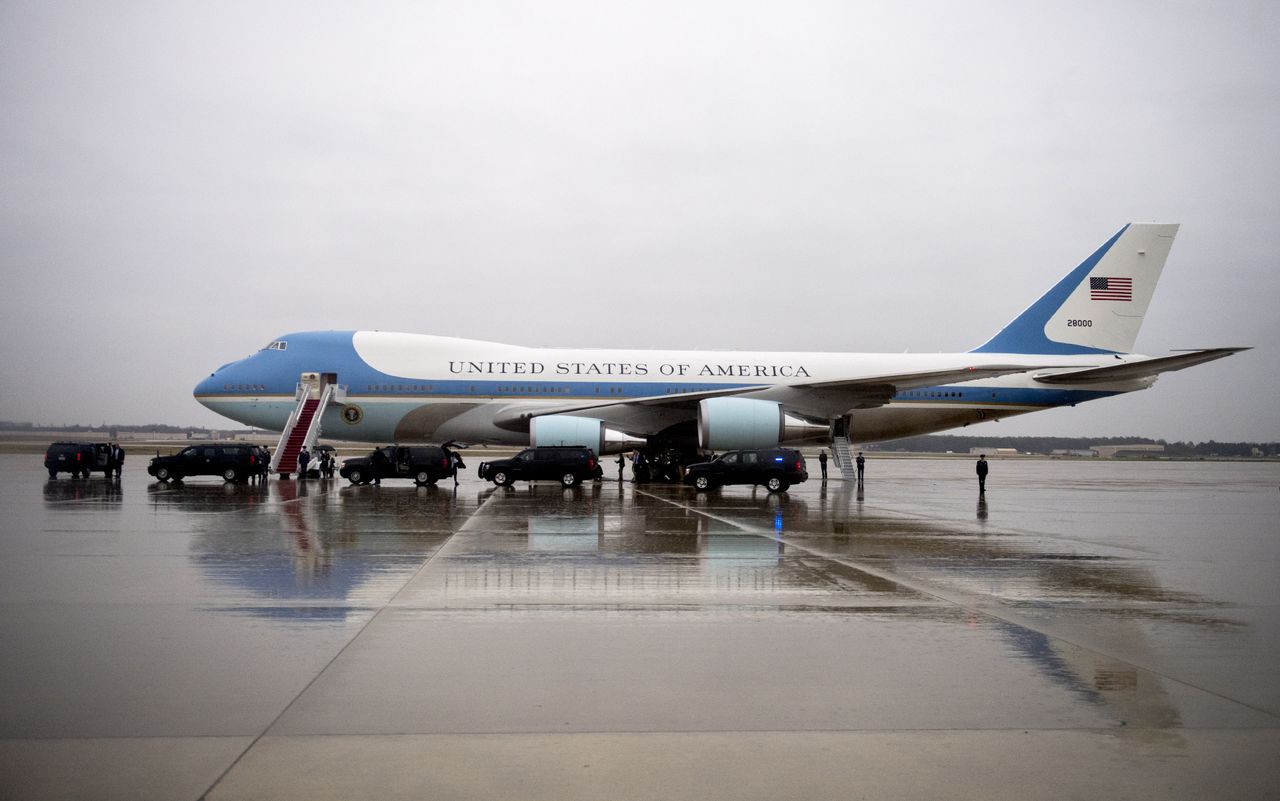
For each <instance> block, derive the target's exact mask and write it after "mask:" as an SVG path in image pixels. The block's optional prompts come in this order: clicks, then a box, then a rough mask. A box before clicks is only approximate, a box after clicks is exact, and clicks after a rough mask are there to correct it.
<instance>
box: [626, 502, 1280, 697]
mask: <svg viewBox="0 0 1280 801" xmlns="http://www.w3.org/2000/svg"><path fill="white" fill-rule="evenodd" d="M634 491H635V492H637V493H639V494H641V495H644V496H646V497H649V498H654V499H655V500H659V501H664V502H666V503H668V504H671V505H672V506H675V507H676V508H677V509H684V510H686V511H689V512H693V513H695V514H699V515H702V516H703V517H707V518H710V519H712V520H716V521H719V522H721V523H725V524H727V525H730V526H733V527H734V528H736V529H739V530H741V531H743V532H745V533H747V534H751V535H754V536H757V537H764V538H766V539H771V540H773V541H774V542H778V543H781V544H784V545H786V546H788V547H791V548H795V549H796V550H799V551H803V552H805V553H807V554H809V555H811V556H816V557H818V558H819V559H827V560H830V561H832V562H835V563H837V564H841V565H844V566H845V567H851V568H853V569H854V570H861V571H862V572H864V573H867V574H870V575H872V576H876V577H877V578H881V579H884V580H885V581H889V582H892V583H894V584H897V585H899V586H901V587H904V588H906V589H909V590H911V591H913V592H918V593H920V594H922V595H927V596H929V597H931V598H936V599H938V600H939V601H942V602H944V603H947V604H950V605H952V606H955V607H957V608H960V609H963V610H965V611H968V612H971V613H973V614H977V615H982V616H984V617H987V618H990V619H992V620H998V621H1000V622H1002V623H1008V624H1010V625H1013V626H1018V627H1020V628H1024V629H1026V630H1028V631H1034V632H1035V633H1037V634H1041V635H1043V636H1045V637H1051V638H1053V639H1055V640H1061V641H1062V642H1065V643H1067V644H1069V645H1072V646H1074V647H1076V648H1080V649H1082V650H1085V651H1089V652H1091V653H1094V654H1097V655H1099V656H1103V657H1106V658H1107V659H1113V660H1115V661H1117V662H1121V663H1123V664H1126V665H1130V666H1132V667H1134V668H1137V669H1139V670H1142V671H1145V672H1147V673H1150V674H1151V675H1153V676H1159V677H1160V678H1162V679H1165V680H1166V681H1170V682H1174V683H1175V684H1180V685H1182V686H1184V687H1189V688H1191V689H1194V690H1197V691H1199V692H1202V693H1205V694H1206V695H1211V696H1213V697H1214V698H1219V699H1221V700H1223V701H1227V702H1229V703H1232V704H1237V705H1239V706H1242V707H1244V708H1245V709H1250V710H1253V711H1254V712H1258V713H1261V714H1263V715H1266V716H1268V717H1271V718H1280V715H1277V714H1276V712H1274V711H1272V710H1269V709H1263V708H1262V707H1259V706H1256V705H1254V704H1251V703H1249V702H1247V701H1242V700H1240V699H1238V698H1232V697H1231V696H1228V695H1224V694H1222V693H1220V692H1218V691H1216V690H1212V689H1209V688H1208V687H1201V686H1200V685H1198V684H1194V683H1192V682H1189V681H1186V680H1184V679H1179V678H1176V677H1174V676H1170V675H1169V674H1167V673H1164V672H1162V671H1160V670H1155V669H1153V668H1151V667H1149V666H1147V665H1143V664H1140V663H1138V662H1134V661H1133V660H1131V659H1126V658H1123V657H1120V656H1116V655H1115V654H1111V653H1108V652H1107V651H1104V650H1102V649H1100V648H1098V647H1096V646H1092V645H1086V644H1084V643H1081V642H1078V641H1076V640H1074V639H1071V638H1069V637H1065V636H1063V635H1061V634H1054V633H1051V632H1049V631H1045V630H1044V629H1043V628H1041V627H1037V626H1035V625H1032V624H1031V622H1030V621H1027V620H1026V619H1025V618H1023V617H1022V616H1020V615H1016V614H1009V613H1007V612H1005V610H1004V609H1003V608H1002V607H997V609H995V610H993V608H992V607H991V606H990V604H999V603H1000V602H999V599H994V598H993V599H989V600H988V601H987V603H986V604H983V603H980V600H981V599H982V596H977V595H961V594H956V595H954V596H949V595H947V594H943V593H942V592H940V591H939V590H938V589H937V588H935V587H932V586H929V585H925V584H921V583H918V582H914V581H912V580H910V579H905V578H903V577H901V576H898V575H896V574H894V573H890V572H887V571H884V570H880V569H877V568H874V567H870V566H867V565H864V564H862V563H861V562H859V561H858V560H852V559H845V558H841V557H838V556H835V555H833V554H829V553H824V552H823V551H820V550H818V549H816V548H813V547H812V546H807V545H802V544H800V543H796V542H792V541H790V540H788V539H786V538H784V537H780V536H778V535H777V534H775V533H774V531H773V530H772V529H764V528H761V527H757V526H752V525H748V524H746V523H740V522H738V521H736V520H733V519H731V518H728V517H723V516H721V515H716V514H712V513H710V512H707V511H705V510H701V509H695V508H694V507H692V506H689V505H688V504H683V503H680V502H678V501H675V500H672V499H671V498H666V497H663V496H661V495H655V494H653V493H651V492H645V491H644V490H639V489H637V490H634Z"/></svg>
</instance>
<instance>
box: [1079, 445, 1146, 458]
mask: <svg viewBox="0 0 1280 801" xmlns="http://www.w3.org/2000/svg"><path fill="white" fill-rule="evenodd" d="M1089 450H1091V451H1093V452H1094V453H1095V454H1097V455H1098V457H1099V458H1101V459H1124V458H1130V459H1132V458H1139V459H1141V458H1143V457H1147V456H1159V455H1161V454H1163V453H1164V446H1163V445H1142V444H1138V443H1134V444H1132V445H1093V446H1091V447H1090V448H1089Z"/></svg>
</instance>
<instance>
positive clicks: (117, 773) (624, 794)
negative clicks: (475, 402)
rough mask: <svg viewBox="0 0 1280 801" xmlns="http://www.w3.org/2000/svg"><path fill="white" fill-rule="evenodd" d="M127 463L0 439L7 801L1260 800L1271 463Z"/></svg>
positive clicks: (1267, 676)
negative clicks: (41, 451) (273, 473)
mask: <svg viewBox="0 0 1280 801" xmlns="http://www.w3.org/2000/svg"><path fill="white" fill-rule="evenodd" d="M469 461H471V460H469ZM144 463H145V460H144V459H142V458H137V459H135V460H134V461H133V463H132V464H130V465H129V467H128V468H127V469H126V472H125V476H124V478H123V480H122V481H121V482H120V483H119V484H113V483H111V482H108V481H106V480H104V479H102V478H101V477H99V476H95V477H94V478H93V479H90V480H71V479H68V478H66V477H65V476H63V477H61V478H60V479H58V480H57V481H48V480H47V478H46V477H45V474H44V473H43V471H42V470H40V467H39V457H38V456H37V457H33V456H30V455H3V456H0V498H2V499H3V501H2V505H0V509H3V522H2V523H0V610H2V614H0V798H5V799H8V798H14V799H44V798H50V799H52V798H59V799H61V798H94V799H110V798H157V799H198V798H204V797H207V798H210V799H247V798H274V799H292V798H298V799H303V798H305V799H313V800H314V799H329V798H333V799H338V798H355V797H371V798H432V799H452V798H458V799H474V798H535V799H543V798H545V799H577V798H582V799H587V798H590V799H599V798H628V799H648V798H654V799H657V798H690V799H693V798H697V799H719V798H726V799H727V798H733V799H743V798H761V799H763V798H769V799H777V798H806V799H808V798H840V799H844V798H862V797H865V798H879V799H885V798H926V797H934V798H940V797H946V798H983V799H993V798H1018V799H1034V798H1100V797H1106V798H1109V799H1115V798H1197V799H1199V798H1209V797H1213V798H1240V799H1257V798H1276V797H1280V773H1278V772H1277V769H1276V768H1275V767H1274V765H1275V762H1276V757H1277V755H1280V667H1278V666H1280V615H1278V614H1277V613H1278V612H1280V465H1278V464H1274V463H1271V464H1259V463H1251V464H1241V463H1109V462H1083V461H1065V462H1058V461H1030V460H1027V461H1023V460H1001V461H996V462H994V464H993V466H992V475H991V478H990V479H989V482H988V491H987V494H986V498H985V500H981V501H980V500H979V498H978V496H977V493H976V483H975V481H974V479H973V476H972V464H971V463H970V462H969V461H967V460H916V459H911V460H907V459H876V460H871V461H870V462H869V464H868V479H867V482H866V484H865V486H864V487H863V488H862V489H861V490H859V489H858V488H857V487H855V486H852V485H850V484H846V483H845V482H842V481H840V480H838V479H835V478H834V477H833V480H831V481H830V482H829V483H828V484H826V485H825V486H824V485H823V484H822V483H821V482H819V481H816V480H815V481H810V482H809V483H807V484H804V485H800V486H797V487H794V488H793V489H792V490H791V491H790V492H789V493H787V494H786V495H783V496H771V495H769V494H768V493H766V492H764V491H763V490H759V491H753V490H751V489H750V488H726V489H723V490H720V491H718V492H714V493H710V494H705V495H699V494H697V493H695V492H693V491H692V490H690V489H687V488H681V487H668V486H654V485H643V486H642V485H633V484H630V483H625V484H619V483H617V482H616V481H605V482H603V483H601V484H598V485H594V486H592V485H588V486H585V487H581V488H577V489H573V490H562V489H560V488H559V487H558V486H556V485H551V484H537V485H528V484H520V485H517V486H516V487H514V488H512V489H495V488H494V487H493V486H492V485H489V484H484V483H481V482H478V481H476V480H475V479H474V478H471V477H470V476H468V477H467V478H464V480H463V481H462V483H461V485H460V486H459V487H457V488H456V489H455V488H454V487H452V486H443V485H442V486H440V487H433V488H422V489H418V488H415V487H413V486H412V485H411V484H407V483H400V482H390V481H388V482H386V483H385V484H384V485H383V486H367V487H351V486H347V485H346V483H345V482H342V481H336V480H335V481H331V482H322V481H309V482H303V483H299V482H277V481H272V482H270V483H269V484H267V485H266V486H257V485H224V484H223V483H222V482H221V481H220V480H215V479H191V480H189V481H187V482H186V483H185V484H174V485H162V484H157V483H155V482H153V481H152V480H151V479H150V478H149V477H148V476H147V475H146V474H145V472H144V469H143V468H144ZM813 466H815V467H816V465H813Z"/></svg>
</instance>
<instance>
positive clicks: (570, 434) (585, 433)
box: [529, 414, 646, 456]
mask: <svg viewBox="0 0 1280 801" xmlns="http://www.w3.org/2000/svg"><path fill="white" fill-rule="evenodd" d="M529 443H530V444H531V445H533V446H534V447H537V446H539V445H579V446H582V447H586V448H590V449H591V450H593V451H595V452H596V455H597V456H600V455H603V454H606V453H622V452H623V451H629V450H633V449H636V448H643V447H644V446H645V444H646V443H645V440H644V439H643V438H637V437H632V436H630V435H628V434H624V433H623V432H621V431H615V430H614V429H612V428H609V427H608V426H606V425H605V424H604V421H603V420H596V419H593V418H590V417H574V416H572V415H567V414H551V415H547V416H545V417H535V418H533V419H532V420H530V421H529Z"/></svg>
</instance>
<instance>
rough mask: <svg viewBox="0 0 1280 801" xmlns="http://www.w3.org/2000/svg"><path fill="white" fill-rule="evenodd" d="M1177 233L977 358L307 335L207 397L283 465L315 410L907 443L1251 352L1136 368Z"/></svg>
mask: <svg viewBox="0 0 1280 801" xmlns="http://www.w3.org/2000/svg"><path fill="white" fill-rule="evenodd" d="M1177 230H1178V225H1176V224H1153V223H1130V224H1128V225H1126V226H1124V227H1123V228H1121V229H1120V231H1119V232H1117V233H1116V234H1115V235H1114V236H1112V237H1111V238H1110V239H1108V240H1107V241H1106V242H1105V243H1104V244H1103V245H1102V246H1101V247H1099V248H1098V249H1097V250H1096V251H1095V252H1094V253H1093V254H1092V255H1090V256H1089V257H1088V258H1086V259H1085V260H1084V261H1083V262H1081V263H1080V264H1079V266H1077V267H1076V268H1075V269H1073V270H1072V271H1071V272H1069V273H1068V274H1067V275H1066V276H1065V277H1064V278H1062V279H1061V280H1060V281H1058V282H1057V283H1056V284H1055V285H1054V286H1053V287H1052V288H1051V289H1049V291H1048V292H1046V293H1045V294H1044V295H1043V296H1042V297H1041V298H1040V299H1039V300H1037V301H1036V302H1035V303H1033V304H1031V306H1029V307H1028V308H1027V309H1026V310H1025V311H1023V312H1022V314H1020V315H1018V316H1017V317H1016V318H1014V320H1013V321H1012V322H1010V323H1009V324H1008V325H1006V326H1005V327H1004V328H1003V329H1001V330H1000V331H998V332H997V333H996V334H995V336H993V337H991V339H990V340H988V341H987V342H985V343H984V344H982V345H980V346H978V347H976V348H974V349H972V350H970V351H966V352H962V353H937V354H925V353H901V354H884V353H828V352H747V351H691V350H679V351H677V350H613V349H607V350H602V349H595V350H593V349H585V348H531V347H522V346H518V345H506V344H500V343H496V342H485V341H479V340H472V339H460V338H454V337H441V336H431V335H425V334H407V333H392V332H383V331H305V332H299V333H292V334H287V335H284V336H281V337H278V338H277V339H275V340H273V341H272V342H271V343H270V344H268V345H267V346H266V347H264V348H263V349H262V350H260V351H258V352H257V353H255V354H253V355H251V356H249V357H247V358H245V359H241V360H239V361H235V362H232V363H230V364H226V365H223V366H222V367H219V368H218V369H217V370H215V371H214V372H213V373H212V374H211V375H209V377H208V378H205V379H204V380H203V381H201V382H200V383H199V384H198V385H197V386H196V388H195V392H194V394H195V397H196V400H197V401H199V402H200V403H201V404H203V405H204V406H206V407H208V408H209V409H211V410H213V411H214V412H217V413H218V414H220V415H223V416H225V417H229V418H231V419H232V420H235V421H237V422H240V423H243V424H245V425H249V426H255V427H259V428H265V429H270V430H275V431H284V436H282V438H281V445H280V448H278V449H277V451H278V452H277V454H276V458H277V459H280V458H281V457H282V454H281V453H280V452H279V451H281V450H283V449H285V447H286V445H287V438H288V437H289V436H290V430H292V429H296V428H299V427H300V423H299V421H300V420H302V419H304V418H307V415H306V413H305V411H306V410H305V408H304V407H305V406H306V405H307V402H308V400H310V401H311V402H312V406H313V407H314V408H315V411H314V412H313V413H312V414H311V415H310V418H309V420H308V422H307V425H308V428H309V431H308V433H307V437H308V439H309V441H314V439H315V437H316V436H318V435H319V432H320V431H323V433H324V435H325V436H326V437H330V438H334V439H341V440H354V441H367V442H400V443H405V442H429V443H436V444H440V443H444V444H465V445H508V446H510V445H516V446H527V445H584V446H587V447H591V448H593V449H594V450H595V451H596V453H597V454H604V453H616V452H623V451H628V450H634V449H647V450H649V451H654V450H664V449H672V448H674V449H677V450H678V451H679V452H681V453H683V454H686V455H687V458H688V459H689V460H692V459H693V458H695V457H696V455H697V453H698V452H699V451H705V450H716V451H720V450H726V449H746V448H763V447H772V446H776V445H800V444H817V443H822V444H831V443H834V442H837V441H838V440H842V441H843V444H845V445H847V444H848V442H849V441H853V442H858V443H869V442H876V441H882V440H889V439H897V438H899V437H906V436H914V435H918V434H925V433H930V432H935V431H942V430H946V429H950V428H956V427H960V426H966V425H969V424H971V423H978V422H983V421H989V420H998V419H1001V418H1004V417H1009V416H1012V415H1018V414H1025V413H1028V412H1034V411H1039V410H1043V409H1052V408H1056V407H1060V406H1074V405H1076V404H1077V403H1083V402H1086V401H1092V400H1098V399H1101V398H1107V397H1111V396H1113V395H1119V394H1123V393H1126V392H1134V391H1137V390H1142V389H1147V388H1148V387H1150V386H1151V385H1152V384H1154V383H1155V380H1156V378H1157V377H1158V376H1159V375H1160V374H1161V373H1165V372H1169V371H1172V370H1181V369H1184V368H1187V367H1191V366H1193V365H1197V364H1203V363H1205V362H1209V361H1213V360H1215V359H1220V358H1223V357H1225V356H1229V355H1232V354H1234V353H1238V352H1240V351H1243V350H1248V348H1242V347H1220V348H1207V349H1198V350H1191V351H1178V352H1173V353H1171V354H1169V355H1165V356H1158V357H1149V356H1144V355H1140V354H1136V353H1132V352H1131V350H1132V348H1133V345H1134V341H1135V340H1136V338H1137V335H1138V330H1139V327H1140V326H1141V324H1142V321H1143V318H1144V316H1145V315H1146V312H1147V308H1148V306H1149V305H1150V302H1151V297H1152V294H1153V293H1154V291H1155V287H1156V282H1157V280H1158V279H1159V277H1160V273H1161V271H1162V270H1163V268H1164V264H1165V260H1166V258H1167V257H1168V255H1169V251H1170V248H1171V247H1172V245H1173V239H1174V236H1175V235H1176V234H1177ZM294 439H295V440H299V436H298V435H295V436H294ZM291 449H293V450H296V448H291ZM285 458H286V460H287V457H285ZM276 467H277V466H276V465H273V469H276Z"/></svg>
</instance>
